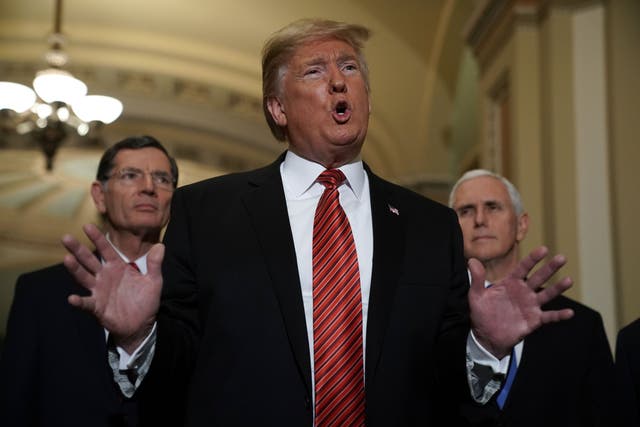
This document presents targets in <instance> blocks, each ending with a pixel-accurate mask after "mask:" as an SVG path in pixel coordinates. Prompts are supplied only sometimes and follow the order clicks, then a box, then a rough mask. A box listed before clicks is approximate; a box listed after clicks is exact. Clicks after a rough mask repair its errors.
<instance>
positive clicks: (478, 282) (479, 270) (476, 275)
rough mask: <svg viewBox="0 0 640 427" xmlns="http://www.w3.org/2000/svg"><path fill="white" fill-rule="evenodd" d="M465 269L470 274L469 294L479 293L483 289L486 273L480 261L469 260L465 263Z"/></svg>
mask: <svg viewBox="0 0 640 427" xmlns="http://www.w3.org/2000/svg"><path fill="white" fill-rule="evenodd" d="M467 267H468V268H469V272H470V273H471V289H470V290H469V291H470V292H480V291H482V290H483V289H484V282H485V278H486V271H485V269H484V266H483V265H482V263H481V262H480V261H478V260H477V259H475V258H470V259H469V261H468V262H467Z"/></svg>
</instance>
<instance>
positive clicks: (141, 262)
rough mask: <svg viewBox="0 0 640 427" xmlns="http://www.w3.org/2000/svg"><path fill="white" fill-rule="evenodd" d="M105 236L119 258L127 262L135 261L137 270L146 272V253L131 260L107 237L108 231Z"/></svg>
mask: <svg viewBox="0 0 640 427" xmlns="http://www.w3.org/2000/svg"><path fill="white" fill-rule="evenodd" d="M105 237H106V238H107V242H109V244H110V245H111V247H112V248H113V249H114V250H115V251H116V253H117V254H118V255H120V258H122V260H123V261H124V262H126V263H129V262H135V263H136V265H137V266H138V270H139V271H140V272H141V273H142V274H147V254H144V255H142V256H141V257H139V258H138V259H136V260H133V261H131V260H130V259H129V258H127V256H126V255H125V254H123V253H122V252H120V249H118V247H117V246H116V245H114V244H113V242H112V241H111V239H109V233H106V234H105Z"/></svg>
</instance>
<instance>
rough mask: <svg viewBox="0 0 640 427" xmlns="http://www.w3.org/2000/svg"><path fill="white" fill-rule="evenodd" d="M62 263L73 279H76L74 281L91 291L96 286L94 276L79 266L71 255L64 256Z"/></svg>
mask: <svg viewBox="0 0 640 427" xmlns="http://www.w3.org/2000/svg"><path fill="white" fill-rule="evenodd" d="M62 263H63V264H64V266H65V267H66V268H67V270H68V271H69V273H71V275H72V276H73V277H74V279H76V281H77V282H78V283H80V284H81V285H82V286H84V287H85V288H87V289H92V288H93V287H94V286H95V285H96V278H95V276H94V275H93V274H92V273H90V272H88V271H87V270H86V269H85V268H84V267H83V266H82V265H80V263H78V260H77V259H76V258H75V257H74V256H73V255H72V254H67V255H65V257H64V259H63V261H62Z"/></svg>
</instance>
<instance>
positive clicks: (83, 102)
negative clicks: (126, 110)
mask: <svg viewBox="0 0 640 427" xmlns="http://www.w3.org/2000/svg"><path fill="white" fill-rule="evenodd" d="M72 108H73V112H74V113H76V116H78V117H79V118H80V120H82V121H84V122H87V123H89V122H93V121H99V122H102V123H104V124H107V125H108V124H109V123H111V122H113V121H114V120H115V119H117V118H118V117H120V114H122V102H120V101H119V100H117V99H116V98H112V97H110V96H103V95H87V96H84V97H82V98H80V99H79V100H77V101H76V102H74V103H73V105H72Z"/></svg>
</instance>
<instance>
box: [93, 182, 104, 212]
mask: <svg viewBox="0 0 640 427" xmlns="http://www.w3.org/2000/svg"><path fill="white" fill-rule="evenodd" d="M91 198H92V199H93V204H94V205H96V209H98V212H100V214H102V215H104V214H105V213H106V212H107V206H106V204H105V202H104V188H103V186H102V183H101V182H99V181H93V182H92V183H91Z"/></svg>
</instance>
